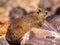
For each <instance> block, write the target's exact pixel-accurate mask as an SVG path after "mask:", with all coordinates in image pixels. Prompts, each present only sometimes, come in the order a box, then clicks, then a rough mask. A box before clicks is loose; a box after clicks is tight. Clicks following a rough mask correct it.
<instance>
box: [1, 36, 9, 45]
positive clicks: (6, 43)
mask: <svg viewBox="0 0 60 45" xmlns="http://www.w3.org/2000/svg"><path fill="white" fill-rule="evenodd" d="M0 45H9V43H8V42H7V41H6V38H5V35H3V36H0Z"/></svg>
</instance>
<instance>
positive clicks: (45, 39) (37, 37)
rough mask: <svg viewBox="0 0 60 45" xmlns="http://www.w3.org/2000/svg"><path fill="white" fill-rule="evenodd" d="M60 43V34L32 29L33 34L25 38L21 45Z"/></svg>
mask: <svg viewBox="0 0 60 45" xmlns="http://www.w3.org/2000/svg"><path fill="white" fill-rule="evenodd" d="M28 35H29V36H28ZM25 37H26V38H25ZM59 41H60V33H57V32H54V31H48V30H45V29H42V28H41V29H37V28H32V30H31V32H30V33H27V34H26V35H25V36H24V37H23V40H22V41H21V45H54V44H55V45H60V43H59Z"/></svg>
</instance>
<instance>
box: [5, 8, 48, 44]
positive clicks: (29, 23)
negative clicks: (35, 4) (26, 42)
mask: <svg viewBox="0 0 60 45" xmlns="http://www.w3.org/2000/svg"><path fill="white" fill-rule="evenodd" d="M48 16H49V15H48V13H47V12H45V11H44V10H43V9H41V10H40V9H38V11H37V12H35V13H33V14H31V15H26V16H22V17H20V18H17V19H15V20H14V21H13V22H12V23H11V25H10V26H9V28H8V31H7V33H6V39H7V41H9V42H10V43H18V42H19V41H20V40H21V39H22V36H23V35H24V34H25V33H26V32H28V31H30V29H31V28H32V27H37V28H40V27H41V24H42V22H43V21H44V20H45V19H46V18H47V17H48Z"/></svg>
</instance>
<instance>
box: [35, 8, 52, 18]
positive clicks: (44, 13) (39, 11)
mask: <svg viewBox="0 0 60 45" xmlns="http://www.w3.org/2000/svg"><path fill="white" fill-rule="evenodd" d="M36 13H37V14H38V15H39V17H40V18H42V19H46V18H47V17H48V16H51V15H50V13H49V12H48V11H46V10H44V9H41V8H39V9H37V11H36Z"/></svg>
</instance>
